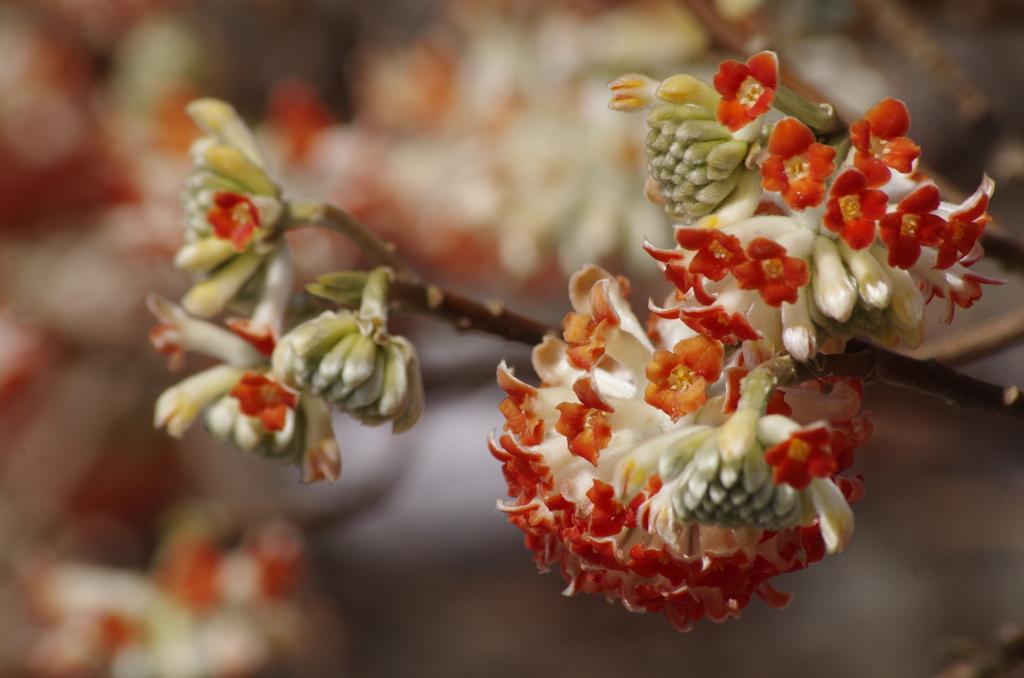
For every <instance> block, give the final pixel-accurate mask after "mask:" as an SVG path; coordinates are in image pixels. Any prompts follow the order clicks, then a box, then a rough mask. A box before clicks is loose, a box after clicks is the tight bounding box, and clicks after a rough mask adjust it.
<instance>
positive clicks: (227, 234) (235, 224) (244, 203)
mask: <svg viewBox="0 0 1024 678" xmlns="http://www.w3.org/2000/svg"><path fill="white" fill-rule="evenodd" d="M206 219H207V221H209V222H210V225H211V226H213V234H214V235H215V236H216V237H218V238H220V239H221V240H230V241H231V246H232V247H234V249H235V251H236V252H244V251H245V248H247V247H248V246H249V242H250V241H251V240H252V236H253V234H254V233H255V232H256V229H257V228H259V227H260V210H259V208H257V207H256V205H255V204H254V203H253V202H252V200H249V199H248V198H247V197H245V196H244V195H239V194H238V193H232V192H231V191H217V193H216V194H215V195H214V196H213V207H211V208H210V211H209V212H207V213H206Z"/></svg>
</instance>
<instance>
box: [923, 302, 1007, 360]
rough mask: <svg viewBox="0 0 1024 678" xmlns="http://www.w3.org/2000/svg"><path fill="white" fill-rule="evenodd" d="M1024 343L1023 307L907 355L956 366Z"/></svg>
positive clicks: (927, 343) (924, 345) (926, 345)
mask: <svg viewBox="0 0 1024 678" xmlns="http://www.w3.org/2000/svg"><path fill="white" fill-rule="evenodd" d="M1022 341H1024V308H1018V309H1015V310H1013V311H1010V312H1009V313H1004V314H1003V315H1001V316H998V317H996V318H992V319H991V320H986V321H984V322H981V323H978V324H976V325H974V326H972V327H969V328H966V329H963V330H960V331H958V332H952V333H950V334H947V335H945V336H943V337H939V338H938V339H934V340H932V341H927V342H925V343H924V344H923V345H922V346H921V347H920V348H919V349H917V350H916V351H913V352H912V353H911V354H910V355H911V357H913V358H917V359H919V360H925V359H928V358H931V359H932V360H935V361H936V362H940V363H942V364H943V365H948V366H950V367H955V366H957V365H964V364H967V363H970V362H973V361H975V360H981V359H982V358H985V357H988V356H990V355H994V354H996V353H998V352H999V351H1003V350H1005V349H1008V348H1010V347H1012V346H1015V345H1016V344H1019V343H1020V342H1022Z"/></svg>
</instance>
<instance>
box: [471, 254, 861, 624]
mask: <svg viewBox="0 0 1024 678" xmlns="http://www.w3.org/2000/svg"><path fill="white" fill-rule="evenodd" d="M627 292H628V286H627V284H626V283H625V281H624V280H622V279H617V278H615V277H613V276H611V275H610V274H608V273H607V272H605V271H603V270H601V269H599V268H596V267H587V268H585V269H584V270H582V271H581V272H579V273H577V274H576V275H575V276H573V278H572V281H571V282H570V297H571V299H572V303H573V309H574V312H573V313H570V314H569V315H568V316H567V318H566V322H565V327H566V331H565V340H566V341H565V342H562V341H560V340H557V339H554V338H548V339H547V340H546V341H545V342H544V343H542V344H541V345H539V346H538V347H537V348H536V349H535V350H534V354H533V361H534V368H535V369H536V371H537V373H538V374H539V375H540V378H541V381H542V385H541V386H540V387H533V386H530V385H529V384H526V383H525V382H523V381H520V380H518V379H517V378H516V377H515V376H514V375H513V374H512V373H511V372H510V371H509V370H508V369H507V368H506V367H505V366H504V365H502V366H501V367H500V368H499V370H498V383H499V384H500V385H501V387H502V388H503V389H504V390H505V392H506V393H507V394H508V398H507V399H506V400H505V401H504V402H503V403H502V405H501V411H502V413H503V414H504V415H505V418H506V422H507V423H506V425H505V427H504V430H503V431H501V432H496V433H495V434H494V435H493V436H492V437H491V438H490V440H489V446H490V449H491V453H492V454H493V455H494V456H495V457H497V458H498V459H499V460H500V461H501V462H502V464H503V471H504V474H505V479H506V481H507V483H508V487H509V494H510V495H511V497H512V499H511V500H510V501H499V508H500V509H501V510H502V511H504V512H505V513H507V514H508V516H509V520H510V521H511V522H513V523H515V524H516V525H518V526H519V527H520V528H521V529H523V531H524V532H526V543H527V546H529V547H530V548H531V549H532V550H533V551H534V553H535V560H536V561H537V564H538V566H540V567H541V569H544V570H546V569H548V568H549V567H551V566H552V565H556V564H558V565H560V567H561V570H562V573H563V575H564V576H565V578H566V579H567V580H568V581H569V588H568V590H567V591H568V592H569V593H572V592H576V591H586V592H603V593H605V594H606V595H607V596H608V597H609V598H620V599H621V600H622V601H623V604H624V605H626V607H628V608H629V609H631V610H637V611H644V610H650V611H662V612H664V613H665V615H666V617H667V618H668V619H669V621H670V622H671V623H672V624H673V625H674V626H676V627H677V628H679V629H681V630H685V629H686V628H688V627H689V625H690V624H691V623H692V622H694V621H697V620H698V619H700V618H702V617H705V616H706V617H709V618H711V619H713V620H716V621H722V620H724V619H726V618H729V617H735V616H738V615H739V611H740V610H741V609H742V608H743V607H744V606H745V605H747V603H748V602H749V600H750V598H751V596H753V595H757V596H759V597H760V598H762V599H763V600H765V601H766V602H768V603H769V604H771V605H774V606H777V607H780V606H783V605H785V604H786V602H787V601H788V599H789V598H788V596H786V595H785V594H782V593H780V592H779V591H777V590H776V589H775V588H774V587H773V586H772V584H771V583H770V581H769V580H770V579H772V578H773V577H775V576H777V575H779V574H782V573H784V572H791V571H793V570H798V569H802V568H804V567H806V566H807V565H808V564H810V563H812V562H814V561H816V560H818V559H820V558H821V557H822V556H823V555H824V553H825V552H826V551H828V552H838V551H842V550H843V549H844V548H845V547H846V545H847V543H848V542H849V539H850V536H851V534H852V529H853V516H852V513H851V512H850V509H849V506H848V502H852V501H856V500H857V499H858V498H859V497H860V495H861V485H860V481H859V479H858V478H855V477H854V478H846V477H843V476H840V475H838V474H839V473H840V472H841V471H843V470H845V469H846V468H848V467H849V465H850V464H851V463H852V452H853V450H854V449H855V448H856V447H857V446H859V445H860V444H862V443H863V442H865V441H866V440H867V437H868V435H869V433H870V422H869V421H868V420H867V419H866V418H865V417H864V416H860V417H858V416H857V412H858V410H859V407H860V390H859V385H858V384H857V383H856V382H840V383H836V384H822V383H818V382H813V383H808V384H804V385H802V386H800V387H798V388H789V389H778V390H776V389H775V387H774V382H772V381H771V379H770V377H768V376H766V374H765V373H764V371H763V370H760V369H759V368H758V367H754V368H753V369H752V370H750V371H749V373H748V369H747V367H748V366H747V364H746V363H745V361H744V355H743V353H742V352H739V351H731V352H730V354H729V355H728V357H727V356H726V351H725V345H724V344H723V342H722V341H720V340H718V339H715V338H712V337H710V336H708V335H707V334H704V333H700V332H698V331H696V330H694V329H691V328H689V327H687V326H686V324H684V323H680V322H676V321H668V320H663V319H656V322H655V324H654V329H655V330H656V331H655V332H653V333H652V334H654V335H655V340H654V341H652V339H651V338H650V337H649V336H648V335H647V334H646V333H645V332H644V331H643V329H642V328H641V325H640V322H639V321H638V320H637V318H636V316H635V315H634V314H633V312H632V311H631V310H630V309H629V306H628V304H627V303H626V300H625V295H626V293H627ZM581 356H582V358H581Z"/></svg>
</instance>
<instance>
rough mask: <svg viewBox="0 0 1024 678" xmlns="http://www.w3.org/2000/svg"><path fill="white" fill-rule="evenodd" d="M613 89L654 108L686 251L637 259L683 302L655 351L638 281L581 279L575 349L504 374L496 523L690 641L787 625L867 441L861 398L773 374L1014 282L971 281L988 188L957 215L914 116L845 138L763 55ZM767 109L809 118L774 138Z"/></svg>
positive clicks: (586, 587) (576, 286)
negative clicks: (632, 294)
mask: <svg viewBox="0 0 1024 678" xmlns="http://www.w3.org/2000/svg"><path fill="white" fill-rule="evenodd" d="M609 86H610V87H611V89H612V93H613V94H612V102H611V104H610V106H611V107H612V108H613V109H616V110H626V111H629V110H639V109H645V108H647V109H650V112H649V114H648V124H649V126H650V128H651V131H650V133H649V134H648V137H647V156H648V161H649V163H648V169H649V173H650V179H649V181H648V190H647V195H648V197H649V198H650V199H651V200H652V201H654V202H656V203H659V204H662V205H664V208H665V211H666V212H667V213H668V214H669V215H671V216H673V217H675V218H676V225H675V240H676V244H677V246H676V247H675V248H673V249H660V248H657V247H655V246H653V245H651V244H650V243H645V244H644V249H645V250H646V251H647V253H648V254H649V255H650V256H651V257H652V258H653V259H654V260H655V262H656V263H657V265H658V266H659V267H660V268H661V270H662V271H663V272H664V275H665V278H666V279H667V280H668V281H669V282H670V283H672V285H673V287H674V288H675V289H674V291H673V292H672V293H671V294H670V295H668V297H667V299H666V301H665V302H664V304H663V305H660V306H659V305H655V304H654V303H652V304H651V312H652V315H651V320H650V321H649V323H648V330H647V332H645V331H644V330H643V329H642V328H641V325H640V323H639V321H638V320H637V318H636V317H635V316H634V315H633V312H632V311H631V310H630V307H629V306H628V305H627V303H626V301H625V297H626V295H627V294H628V291H629V289H628V284H627V283H626V281H625V280H623V279H617V278H614V277H612V276H611V275H610V274H608V273H606V272H604V271H603V270H601V269H598V268H595V267H589V268H585V269H584V270H582V271H581V272H579V273H577V274H576V275H575V276H574V277H573V279H572V281H571V283H570V298H571V301H572V305H573V309H574V311H573V312H571V313H569V314H568V316H566V319H565V322H564V329H565V332H564V335H563V337H564V340H565V341H564V342H562V341H558V340H556V339H553V338H549V339H547V340H546V341H545V342H544V343H542V344H540V345H539V346H537V347H536V349H535V350H534V354H533V359H534V367H535V369H536V371H537V374H538V375H539V376H540V378H541V386H540V387H533V386H530V385H528V384H526V383H524V382H522V381H519V380H518V379H516V378H515V377H514V376H513V375H512V374H511V373H510V372H509V371H508V370H507V369H506V368H505V367H504V365H503V366H502V367H500V368H499V371H498V383H499V384H500V385H501V387H502V388H503V389H504V390H505V392H506V393H507V394H508V398H507V399H506V400H505V401H504V402H503V403H502V405H501V411H502V414H504V415H505V418H506V424H505V427H504V430H503V431H501V432H497V433H495V434H494V435H493V436H492V437H491V439H490V443H489V444H490V449H491V452H492V454H493V455H494V456H495V457H497V458H498V459H499V460H500V461H501V462H502V463H503V470H504V473H505V479H506V481H507V483H508V487H509V495H510V496H511V500H510V501H499V508H501V510H503V511H505V512H506V513H507V514H508V515H509V520H510V521H512V522H513V523H515V524H516V525H518V526H519V527H520V528H521V529H522V530H523V531H524V532H525V533H526V543H527V546H528V547H529V548H531V549H532V550H533V551H534V552H535V560H536V561H537V564H538V566H539V567H540V568H541V569H548V568H549V567H551V566H552V565H555V564H558V565H560V567H561V570H562V573H563V575H564V576H565V578H566V579H567V580H568V581H569V588H568V592H570V593H572V592H575V591H587V592H603V593H604V594H605V595H606V596H608V597H609V598H610V599H613V598H619V599H621V600H622V602H623V604H624V605H625V606H626V607H627V608H629V609H631V610H635V611H645V610H649V611H662V612H664V613H665V615H666V616H667V617H668V619H669V620H670V622H671V623H672V624H673V625H674V626H675V627H677V628H679V629H681V630H685V629H687V628H689V625H690V624H691V623H692V622H694V621H696V620H698V619H700V618H702V617H705V616H706V617H708V618H710V619H713V620H715V621H722V620H724V619H726V618H729V617H736V616H738V615H739V611H740V610H741V609H742V608H743V607H744V606H745V605H746V604H747V603H748V602H749V600H750V598H751V596H752V595H758V596H759V597H761V598H762V599H763V600H765V601H766V602H767V603H769V604H770V605H773V606H776V607H781V606H783V605H785V604H786V602H787V601H788V597H787V596H786V595H784V594H782V593H779V592H778V591H777V590H776V589H775V588H774V587H773V586H772V584H771V582H770V580H771V579H772V578H773V577H775V576H777V575H779V574H782V573H785V572H791V571H793V570H798V569H801V568H804V567H806V566H807V565H808V564H810V563H812V562H814V561H816V560H818V559H820V558H821V557H822V556H823V555H824V553H825V552H829V553H837V552H840V551H842V550H843V549H844V548H845V547H846V546H847V544H848V543H849V540H850V537H851V535H852V529H853V515H852V512H851V510H850V508H849V504H850V503H853V502H855V501H857V500H858V499H859V498H860V497H861V496H862V494H863V485H862V483H861V481H860V478H859V477H857V476H853V477H847V476H844V475H840V474H841V473H842V472H843V471H845V470H846V469H847V468H849V466H850V465H851V463H852V461H853V458H852V454H853V451H854V450H855V449H856V448H857V447H858V446H860V445H861V444H863V443H864V442H866V441H867V440H868V438H869V437H870V434H871V425H870V421H869V420H868V419H867V417H866V415H858V411H859V409H860V401H861V390H860V383H859V381H857V380H845V381H844V380H838V381H835V380H833V381H829V382H825V381H812V382H808V383H804V384H801V385H799V386H790V387H786V388H783V387H780V386H779V382H778V378H779V377H778V374H777V369H778V366H779V365H782V364H784V363H783V362H780V361H779V360H777V358H779V356H784V355H785V354H787V353H788V354H789V355H790V356H792V358H795V359H797V360H801V361H806V360H809V359H811V358H813V357H814V356H815V355H817V354H818V353H819V352H836V351H842V350H843V347H844V344H845V342H846V340H847V339H849V338H851V337H852V336H854V335H858V334H862V335H868V336H869V337H870V338H872V339H873V340H875V341H876V342H879V343H881V344H883V345H885V346H894V345H897V344H899V343H900V342H904V343H906V344H908V345H911V346H916V345H917V344H918V343H920V341H921V339H922V336H923V331H924V320H923V312H924V307H925V304H926V303H927V302H928V301H929V300H930V299H932V298H933V297H941V298H945V299H946V300H947V302H948V304H949V312H948V313H947V322H948V321H949V319H951V318H952V310H953V307H954V306H961V307H964V308H967V307H969V306H971V305H972V304H973V303H974V302H975V301H976V300H977V299H978V298H979V297H980V296H981V285H982V284H984V283H989V284H991V283H998V282H999V281H997V280H993V279H990V278H986V277H984V276H981V275H978V274H975V273H973V272H971V271H970V270H969V267H970V266H971V264H973V263H974V262H975V261H977V259H978V258H980V256H981V250H980V247H979V246H978V240H979V238H980V236H981V233H982V230H983V228H984V226H985V224H986V223H987V221H988V220H989V218H988V216H987V215H986V214H985V210H986V208H987V206H988V201H989V198H990V197H991V195H992V191H993V184H992V182H991V180H989V179H988V178H987V177H986V178H985V179H984V181H983V182H982V184H981V186H980V187H979V189H978V191H977V192H976V193H975V194H974V195H972V196H971V197H970V198H968V199H967V200H966V201H964V202H963V203H961V204H950V203H946V202H943V201H942V200H941V197H940V195H939V191H938V189H937V188H936V186H935V185H934V183H933V182H932V181H931V180H930V179H929V178H928V177H927V176H925V175H923V174H921V173H918V172H917V171H916V161H917V158H918V156H919V155H920V149H919V148H918V147H917V146H916V145H914V144H913V142H911V141H910V140H909V139H907V138H906V136H905V135H906V133H907V131H908V130H909V126H910V117H909V114H908V113H907V110H906V107H905V106H904V105H903V104H902V103H901V102H899V101H896V100H894V99H886V100H884V101H882V102H881V103H879V104H878V105H876V106H875V107H873V108H872V109H871V110H870V111H868V112H867V114H866V115H865V117H864V119H863V120H860V121H858V122H856V123H854V124H853V125H852V126H851V127H850V129H849V132H848V133H847V132H842V131H839V132H836V131H835V130H836V129H841V127H842V126H841V125H835V124H832V122H834V121H832V119H831V118H829V121H826V122H824V123H823V122H822V116H825V117H828V115H827V113H826V112H825V111H824V110H823V109H819V108H818V107H816V106H814V105H813V104H810V103H809V102H806V101H803V100H799V101H798V100H797V99H798V97H797V96H796V95H795V94H793V93H792V92H789V91H788V90H785V89H784V88H783V87H781V85H780V81H779V73H778V61H777V59H776V57H775V55H774V54H772V53H770V52H764V53H761V54H758V55H755V56H754V57H751V58H750V59H749V60H748V61H747V62H746V63H739V62H733V61H729V62H725V63H723V64H722V65H721V67H720V69H719V71H718V73H717V75H716V76H715V77H714V80H713V84H709V83H706V82H703V81H701V80H698V79H697V78H694V77H692V76H689V75H675V76H672V77H670V78H668V79H667V80H664V81H662V82H657V81H654V80H651V79H650V78H647V77H646V76H642V75H638V74H629V75H626V76H622V77H621V78H618V79H616V80H613V81H612V82H611V83H610V84H609ZM772 106H777V107H779V108H781V109H783V110H785V111H795V112H796V113H797V114H800V113H801V111H802V112H803V115H804V117H806V118H807V121H806V122H805V121H803V120H800V119H797V118H795V117H784V118H782V119H780V120H777V121H775V122H767V121H766V114H767V113H768V112H769V110H770V109H771V108H772ZM808 111H810V113H808ZM819 114H821V115H819ZM812 125H815V127H812ZM825 130H832V131H829V132H826V131H825Z"/></svg>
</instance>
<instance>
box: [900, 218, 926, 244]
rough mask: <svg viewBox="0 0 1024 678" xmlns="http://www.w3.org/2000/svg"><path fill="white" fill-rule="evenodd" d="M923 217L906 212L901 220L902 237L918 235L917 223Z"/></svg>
mask: <svg viewBox="0 0 1024 678" xmlns="http://www.w3.org/2000/svg"><path fill="white" fill-rule="evenodd" d="M920 220H921V217H920V216H918V215H916V214H904V215H903V219H901V220H900V237H901V238H913V237H915V236H916V235H917V223H918V222H919V221H920Z"/></svg>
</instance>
